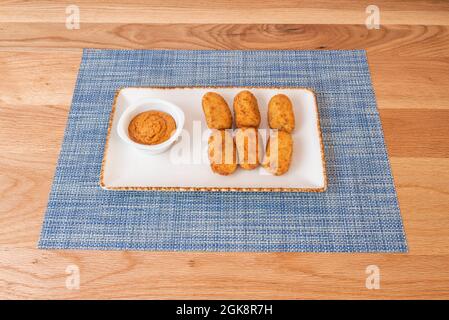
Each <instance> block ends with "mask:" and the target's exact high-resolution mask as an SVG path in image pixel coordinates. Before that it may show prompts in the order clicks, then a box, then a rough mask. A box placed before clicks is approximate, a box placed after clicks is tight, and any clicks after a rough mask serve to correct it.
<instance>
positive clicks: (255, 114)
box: [234, 90, 260, 128]
mask: <svg viewBox="0 0 449 320" xmlns="http://www.w3.org/2000/svg"><path fill="white" fill-rule="evenodd" d="M234 117H235V126H236V127H237V128H245V127H252V128H258V127H259V125H260V112H259V106H258V104H257V99H256V97H255V96H254V95H253V94H252V93H251V92H249V91H248V90H244V91H241V92H239V93H238V94H237V95H236V96H235V98H234Z"/></svg>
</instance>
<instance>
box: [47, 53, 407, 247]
mask: <svg viewBox="0 0 449 320" xmlns="http://www.w3.org/2000/svg"><path fill="white" fill-rule="evenodd" d="M127 86H261V87H263V86H294V87H296V86H303V87H308V88H312V89H313V90H314V91H315V92H316V93H317V99H318V104H319V110H320V118H321V127H322V132H323V143H324V147H325V157H326V162H327V164H326V166H327V175H328V190H327V191H326V192H324V193H263V192H260V193H258V192H251V193H235V192H141V191H140V192H139V191H105V190H102V189H101V188H100V187H99V174H100V168H101V162H102V159H103V150H104V144H105V139H106V133H107V127H108V120H109V114H110V111H111V105H112V102H113V98H114V94H115V92H116V90H117V89H119V88H121V87H127ZM39 247H40V248H46V249H69V248H73V249H112V250H167V251H183V250H185V251H191V250H193V251H319V252H404V251H407V244H406V240H405V235H404V231H403V226H402V220H401V216H400V212H399V208H398V203H397V198H396V191H395V188H394V184H393V180H392V176H391V172H390V165H389V162H388V158H387V154H386V150H385V144H384V139H383V132H382V127H381V123H380V120H379V114H378V111H377V107H376V101H375V97H374V94H373V90H372V85H371V79H370V74H369V69H368V64H367V59H366V54H365V51H363V50H355V51H209V50H204V51H183V50H180V51H179V50H176V51H174V50H163V51H152V50H95V49H87V50H84V53H83V58H82V62H81V66H80V70H79V74H78V79H77V83H76V88H75V92H74V96H73V101H72V107H71V111H70V114H69V118H68V123H67V128H66V132H65V136H64V141H63V144H62V148H61V153H60V156H59V161H58V165H57V169H56V174H55V178H54V182H53V186H52V190H51V193H50V199H49V202H48V208H47V212H46V214H45V219H44V223H43V227H42V232H41V238H40V241H39Z"/></svg>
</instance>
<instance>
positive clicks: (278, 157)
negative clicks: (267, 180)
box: [262, 130, 293, 176]
mask: <svg viewBox="0 0 449 320" xmlns="http://www.w3.org/2000/svg"><path fill="white" fill-rule="evenodd" d="M292 154H293V139H292V135H291V134H290V133H288V132H285V131H280V130H272V131H271V132H270V137H269V139H268V143H267V149H266V153H265V157H264V160H263V163H262V166H263V167H264V168H265V169H266V170H267V171H268V172H270V173H272V174H274V175H276V176H280V175H283V174H284V173H286V172H287V171H288V169H289V168H290V162H291V159H292Z"/></svg>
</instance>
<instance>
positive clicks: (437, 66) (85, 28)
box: [0, 0, 449, 299]
mask: <svg viewBox="0 0 449 320" xmlns="http://www.w3.org/2000/svg"><path fill="white" fill-rule="evenodd" d="M76 2H77V4H78V5H79V7H80V13H81V28H80V29H79V30H68V29H66V28H65V19H66V16H67V15H66V13H65V8H66V6H67V5H70V4H72V1H58V2H53V1H32V2H31V1H2V3H1V6H0V79H1V80H0V150H1V153H0V298H6V299H14V298H24V299H35V298H56V299H71V298H73V299H82V298H89V299H92V298H120V299H122V298H123V299H127V298H146V299H161V298H162V299H163V298H181V299H184V298H226V299H230V298H261V299H287V298H294V299H300V298H307V299H316V298H337V299H347V298H367V299H376V298H381V299H385V298H395V299H404V298H429V299H448V298H449V231H448V230H449V214H448V213H449V184H448V181H449V125H448V124H449V90H448V88H449V2H447V1H430V0H429V1H375V3H374V4H375V5H377V6H378V7H379V9H380V15H381V28H380V29H378V30H376V29H373V30H368V29H367V28H366V27H365V25H364V22H365V19H366V17H367V13H366V12H365V8H366V6H367V5H368V4H371V1H358V2H354V1H349V0H342V1H329V0H328V1H324V0H320V1H274V0H273V1H271V0H270V1H231V0H227V1H226V0H221V1H214V2H212V1H192V2H185V1H179V0H164V1H159V0H158V1H149V2H148V1H139V0H133V1H126V2H125V1H113V0H107V1H76ZM85 47H95V48H148V49H149V48H155V49H162V48H172V49H178V48H179V49H366V50H367V52H368V60H369V64H370V70H371V74H372V80H373V85H374V89H375V93H376V98H377V102H378V108H379V112H380V116H381V120H382V125H383V129H384V133H385V140H386V144H387V149H388V154H389V157H390V162H391V166H392V171H393V176H394V181H395V185H396V188H397V193H398V199H399V205H400V208H401V214H402V217H403V221H404V226H405V231H406V234H407V241H408V245H409V252H408V253H406V254H323V253H320V254H316V253H188V252H183V253H172V252H124V251H122V252H118V251H79V250H48V251H46V250H38V249H36V244H37V240H38V237H39V233H40V229H41V225H42V220H43V215H44V212H45V208H46V204H47V201H48V193H49V190H50V187H51V183H52V178H53V174H54V171H55V165H56V161H57V157H58V154H59V150H60V146H61V142H62V138H63V134H64V129H65V124H66V120H67V114H68V111H69V108H70V103H71V99H72V94H73V89H74V84H75V80H76V76H77V71H78V67H79V63H80V58H81V53H82V48H85ZM373 264H374V265H377V266H378V267H379V268H380V272H381V288H380V289H379V290H368V289H367V288H366V287H365V279H366V274H365V269H366V267H367V266H368V265H373ZM71 265H76V266H78V267H79V269H80V279H81V283H80V288H79V290H70V289H68V288H67V287H66V279H67V276H68V274H67V273H66V269H67V267H68V266H71Z"/></svg>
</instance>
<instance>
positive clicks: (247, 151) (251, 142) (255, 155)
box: [235, 128, 262, 170]
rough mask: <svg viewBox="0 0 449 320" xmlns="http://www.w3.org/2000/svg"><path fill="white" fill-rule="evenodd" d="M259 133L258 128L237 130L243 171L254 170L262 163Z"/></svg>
mask: <svg viewBox="0 0 449 320" xmlns="http://www.w3.org/2000/svg"><path fill="white" fill-rule="evenodd" d="M260 141H261V140H260V137H259V132H258V131H257V129H256V128H239V129H237V130H235V144H236V147H237V156H238V163H239V165H240V167H242V169H245V170H253V169H255V168H257V167H258V166H259V164H260V161H261V155H262V149H261V143H260Z"/></svg>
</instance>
